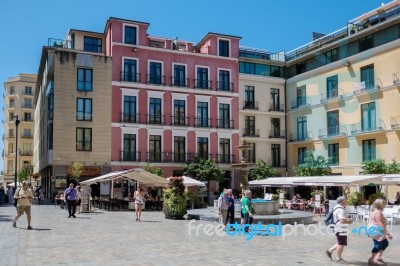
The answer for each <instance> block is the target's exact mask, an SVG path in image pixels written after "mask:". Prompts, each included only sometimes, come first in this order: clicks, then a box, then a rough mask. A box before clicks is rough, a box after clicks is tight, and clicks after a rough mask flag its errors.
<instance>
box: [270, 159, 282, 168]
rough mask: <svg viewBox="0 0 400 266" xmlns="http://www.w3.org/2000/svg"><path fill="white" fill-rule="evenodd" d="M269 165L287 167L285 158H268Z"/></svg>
mask: <svg viewBox="0 0 400 266" xmlns="http://www.w3.org/2000/svg"><path fill="white" fill-rule="evenodd" d="M268 165H270V166H272V167H275V168H285V167H286V161H285V160H274V159H272V160H268Z"/></svg>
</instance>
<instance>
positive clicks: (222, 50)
mask: <svg viewBox="0 0 400 266" xmlns="http://www.w3.org/2000/svg"><path fill="white" fill-rule="evenodd" d="M218 47H219V56H225V57H229V41H226V40H219V41H218Z"/></svg>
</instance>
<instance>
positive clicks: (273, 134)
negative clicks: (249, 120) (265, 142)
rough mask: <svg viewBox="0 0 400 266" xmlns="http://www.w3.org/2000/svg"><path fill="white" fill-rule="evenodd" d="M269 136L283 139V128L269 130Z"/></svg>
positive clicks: (284, 136)
mask: <svg viewBox="0 0 400 266" xmlns="http://www.w3.org/2000/svg"><path fill="white" fill-rule="evenodd" d="M268 137H269V138H278V139H284V138H286V135H285V130H275V129H271V130H270V131H269V136H268Z"/></svg>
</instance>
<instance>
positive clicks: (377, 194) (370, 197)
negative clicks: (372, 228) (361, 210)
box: [368, 192, 386, 205]
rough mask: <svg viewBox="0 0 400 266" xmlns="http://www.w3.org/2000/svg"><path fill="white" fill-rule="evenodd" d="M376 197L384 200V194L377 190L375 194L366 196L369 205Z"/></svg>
mask: <svg viewBox="0 0 400 266" xmlns="http://www.w3.org/2000/svg"><path fill="white" fill-rule="evenodd" d="M376 199H384V200H386V195H385V193H383V192H377V193H375V194H372V195H370V196H369V197H368V203H369V204H370V205H371V204H372V203H374V201H375V200H376Z"/></svg>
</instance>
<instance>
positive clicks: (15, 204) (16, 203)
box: [14, 188, 21, 208]
mask: <svg viewBox="0 0 400 266" xmlns="http://www.w3.org/2000/svg"><path fill="white" fill-rule="evenodd" d="M20 191H21V188H19V189H18V191H17V193H15V194H17V195H18V196H19V192H20ZM17 205H18V199H14V207H15V208H17Z"/></svg>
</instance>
